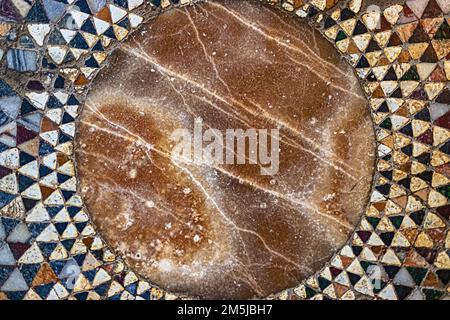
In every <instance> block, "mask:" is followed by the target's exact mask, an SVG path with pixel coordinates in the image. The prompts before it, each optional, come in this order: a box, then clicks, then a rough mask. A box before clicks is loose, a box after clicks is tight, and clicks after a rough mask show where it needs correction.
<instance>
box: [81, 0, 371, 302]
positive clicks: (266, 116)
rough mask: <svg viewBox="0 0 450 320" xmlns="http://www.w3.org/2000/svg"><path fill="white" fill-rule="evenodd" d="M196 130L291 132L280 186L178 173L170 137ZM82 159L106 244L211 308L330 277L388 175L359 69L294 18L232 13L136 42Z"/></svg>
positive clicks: (175, 16) (100, 102)
mask: <svg viewBox="0 0 450 320" xmlns="http://www.w3.org/2000/svg"><path fill="white" fill-rule="evenodd" d="M225 6H226V8H225ZM197 117H201V118H202V119H203V126H204V127H206V128H208V127H209V128H216V129H219V130H221V131H223V132H224V131H225V130H226V129H227V128H231V129H237V128H242V129H247V128H268V129H270V128H279V129H280V135H281V142H280V149H281V152H280V169H279V172H278V173H277V174H276V175H274V176H263V175H261V174H260V171H259V169H260V168H259V167H258V166H255V165H212V166H206V165H203V166H202V165H194V164H186V163H180V162H178V161H176V160H174V159H172V158H171V150H172V147H173V142H172V141H171V140H170V135H171V133H172V132H173V130H175V129H178V128H187V129H189V130H190V131H193V125H194V119H195V118H197ZM76 152H77V160H78V164H77V165H78V173H79V177H80V181H81V188H82V193H83V196H84V199H85V203H86V205H87V207H88V210H89V212H90V214H91V216H92V217H93V219H94V222H95V224H96V226H97V228H98V229H99V231H100V232H101V234H102V235H103V236H104V238H105V239H106V241H107V242H108V244H109V245H111V247H112V248H114V249H115V250H116V251H117V252H118V253H120V254H122V255H123V257H124V258H125V260H126V261H127V262H128V263H129V264H130V266H131V267H132V268H133V269H134V270H135V271H136V272H137V273H138V274H140V275H141V276H143V277H145V278H146V279H147V280H149V281H151V282H152V283H154V284H156V285H159V286H160V287H162V288H164V289H166V290H169V291H171V292H174V293H179V294H187V295H191V296H197V297H203V298H252V297H265V296H267V295H269V294H271V293H275V292H278V291H280V290H283V289H285V288H288V287H292V286H294V285H296V284H298V283H299V282H300V281H301V280H303V279H305V278H306V277H307V276H309V275H311V274H312V273H314V271H316V270H318V269H319V268H320V267H322V266H323V264H324V263H325V262H326V261H327V260H328V259H329V258H330V257H331V256H332V254H333V253H334V252H335V250H337V249H339V248H340V247H341V246H342V245H344V243H345V242H346V240H347V239H348V237H349V235H350V233H351V231H352V229H353V228H354V226H355V225H356V224H357V223H358V221H359V217H360V216H361V214H362V213H363V211H364V209H365V205H366V203H367V201H368V194H369V191H370V190H369V189H370V182H371V179H372V175H373V167H374V161H375V160H374V159H375V158H374V133H373V129H372V126H371V120H370V115H369V110H368V107H367V103H366V100H365V98H364V97H363V94H362V92H361V91H360V89H359V84H358V82H357V79H356V77H355V76H354V74H353V73H352V70H351V67H350V66H349V65H347V63H345V62H344V61H342V60H341V59H340V58H339V55H338V53H337V52H335V50H334V48H333V47H332V46H331V45H330V44H329V43H328V42H327V41H325V40H324V39H323V38H322V37H321V35H320V34H319V33H317V32H315V31H313V30H312V29H311V28H310V27H309V26H307V25H306V24H304V23H302V22H300V21H297V20H296V19H295V18H294V17H290V16H286V15H285V14H284V13H281V12H278V11H276V10H275V9H272V8H268V7H265V6H262V5H260V4H257V3H254V2H251V1H245V2H241V1H231V0H230V1H214V2H210V3H207V4H198V5H195V6H190V7H187V8H184V9H177V10H172V11H169V12H166V13H164V14H162V15H161V16H159V17H158V18H157V19H155V20H154V21H151V22H149V23H147V24H146V25H144V26H143V27H142V28H141V29H140V30H139V32H137V33H135V34H134V35H132V36H131V37H130V39H128V40H127V41H126V42H125V43H124V45H123V46H122V47H121V48H120V49H119V50H118V51H117V52H115V53H114V54H113V55H112V57H111V58H110V60H109V66H107V67H106V68H105V69H104V70H103V71H102V72H101V73H100V75H99V76H98V78H97V79H96V81H95V82H94V86H93V88H92V90H91V92H90V94H89V96H88V99H87V102H86V105H85V106H84V110H83V113H82V116H81V119H80V123H79V131H78V136H77V147H76Z"/></svg>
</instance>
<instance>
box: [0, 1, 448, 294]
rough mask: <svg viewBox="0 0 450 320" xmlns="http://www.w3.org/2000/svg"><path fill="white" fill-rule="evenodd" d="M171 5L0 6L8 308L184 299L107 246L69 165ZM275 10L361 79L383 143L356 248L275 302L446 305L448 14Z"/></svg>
mask: <svg viewBox="0 0 450 320" xmlns="http://www.w3.org/2000/svg"><path fill="white" fill-rule="evenodd" d="M173 2H174V3H171V2H169V1H167V0H165V1H164V0H163V1H150V2H146V3H143V1H139V0H137V1H126V0H115V1H113V2H111V3H110V2H108V1H102V0H78V1H71V2H70V3H67V2H66V1H61V2H60V1H53V0H46V1H41V0H37V1H34V2H33V3H32V4H30V3H29V2H25V1H20V0H6V1H5V0H3V1H1V7H0V16H1V17H2V18H1V19H0V21H4V23H2V24H0V36H1V38H0V48H1V49H0V57H1V59H2V60H1V68H2V72H1V80H0V109H1V114H0V121H1V130H0V132H1V135H0V142H1V144H0V173H1V175H0V177H1V178H0V207H1V210H0V215H1V224H0V241H1V242H0V244H1V246H0V299H67V298H71V299H113V300H114V299H162V298H165V299H169V298H175V297H174V296H173V295H171V294H168V293H166V292H163V291H161V290H159V289H157V288H155V287H152V286H151V285H150V284H148V283H147V282H145V281H143V280H142V279H139V278H138V277H137V276H136V275H135V273H133V271H131V270H130V269H129V268H128V267H127V266H126V265H125V264H124V263H123V262H122V260H121V259H120V258H119V257H116V256H115V254H114V253H113V252H112V251H111V250H110V249H109V248H108V247H107V246H106V244H105V242H104V241H103V240H102V238H101V236H100V235H98V234H97V232H96V231H95V228H94V226H93V225H92V224H91V221H90V218H89V216H88V213H87V212H86V210H85V208H84V206H83V202H82V199H81V197H80V195H79V194H78V193H77V181H76V177H75V165H74V158H73V151H74V150H73V137H74V134H75V119H76V118H77V117H78V115H79V112H80V108H81V105H82V103H83V101H84V99H85V95H86V91H87V89H88V88H89V84H90V82H91V81H92V80H93V79H94V77H95V75H96V74H97V72H98V70H99V69H100V68H101V66H102V65H103V63H104V61H105V60H106V58H107V57H108V54H109V53H110V52H111V51H112V49H113V48H114V47H116V46H117V45H119V42H120V41H122V40H124V39H125V38H126V37H127V35H128V34H129V33H130V32H131V31H132V30H133V29H136V28H138V27H139V26H140V25H141V23H142V22H143V20H144V18H143V17H145V18H146V19H147V18H151V17H153V16H156V15H158V14H159V13H160V12H161V11H163V10H166V9H170V8H171V7H172V6H179V5H183V4H187V3H188V1H173ZM268 2H269V3H271V4H272V5H276V6H279V7H280V8H281V9H282V10H285V11H288V12H292V14H293V15H295V16H297V17H298V18H300V19H307V20H308V21H309V23H311V25H313V26H314V27H316V28H317V29H318V30H319V31H320V32H321V33H323V35H324V37H326V38H327V39H329V40H330V42H332V43H333V44H334V45H335V46H336V49H337V50H338V51H339V52H340V53H341V54H342V56H343V57H345V59H346V60H347V61H348V62H349V63H350V64H351V65H352V66H353V67H354V68H355V71H356V74H357V76H358V77H359V78H360V80H361V85H362V88H363V90H364V91H365V93H366V95H367V98H368V99H369V106H370V108H371V111H372V117H373V122H374V125H375V130H376V139H377V164H376V169H377V172H376V174H375V177H374V185H373V189H372V193H371V198H370V203H369V204H368V206H367V210H366V212H365V214H364V216H363V218H362V220H361V222H360V223H359V225H358V227H357V228H356V229H355V232H354V233H353V235H352V237H351V239H350V240H349V242H348V243H347V245H345V246H344V247H343V248H342V249H341V250H339V251H338V253H337V254H336V255H335V256H334V257H333V258H332V259H331V260H330V262H329V263H328V264H327V265H326V266H325V267H324V268H323V269H322V270H321V271H320V272H318V273H317V274H316V275H314V276H312V277H311V278H309V279H308V280H306V281H305V282H304V283H303V284H301V285H299V286H298V287H297V288H293V289H289V290H286V291H284V292H282V293H280V294H277V295H276V296H274V298H279V299H374V298H375V299H442V298H446V297H448V296H449V293H450V289H449V281H450V251H449V250H450V233H449V216H450V207H449V204H448V197H449V196H450V189H449V188H450V187H449V183H448V182H449V175H450V171H449V159H450V158H449V153H450V150H449V146H450V142H449V141H448V140H449V127H450V122H449V116H450V113H449V112H448V111H449V105H450V88H449V85H448V83H449V82H448V81H449V80H450V60H449V58H450V26H449V23H450V18H449V11H450V3H449V2H448V1H447V0H429V1H428V0H413V1H407V2H406V4H398V5H395V4H394V5H391V6H388V7H386V8H383V10H382V11H377V10H374V9H373V7H372V8H371V7H370V6H367V5H366V4H365V5H364V7H363V6H362V3H361V1H357V0H352V1H326V0H312V1H308V3H304V2H303V1H302V0H299V1H297V0H290V1H288V0H287V1H282V2H279V1H268ZM374 266H376V267H377V268H374ZM373 270H376V271H377V273H376V274H373ZM78 271H81V273H79V272H78ZM74 275H76V276H74ZM374 283H376V285H374Z"/></svg>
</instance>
